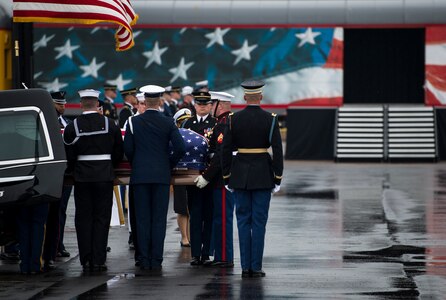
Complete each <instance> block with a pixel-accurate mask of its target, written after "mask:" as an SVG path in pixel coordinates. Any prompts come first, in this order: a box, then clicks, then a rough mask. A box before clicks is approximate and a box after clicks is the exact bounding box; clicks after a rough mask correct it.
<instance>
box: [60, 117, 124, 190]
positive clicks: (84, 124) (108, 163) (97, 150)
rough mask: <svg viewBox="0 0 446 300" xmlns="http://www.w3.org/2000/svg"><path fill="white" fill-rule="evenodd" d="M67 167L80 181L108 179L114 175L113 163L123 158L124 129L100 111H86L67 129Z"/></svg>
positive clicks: (115, 164) (65, 135)
mask: <svg viewBox="0 0 446 300" xmlns="http://www.w3.org/2000/svg"><path fill="white" fill-rule="evenodd" d="M63 138H64V142H65V145H66V147H65V149H66V152H67V160H68V170H69V171H71V170H74V180H75V181H78V182H105V181H112V180H113V179H114V178H115V175H114V167H115V166H117V165H118V163H119V162H120V161H121V160H122V157H123V153H124V152H123V142H122V135H121V130H120V129H119V128H118V126H117V125H115V123H114V122H113V121H112V120H110V119H108V118H107V117H104V116H102V115H100V114H99V113H97V112H92V113H89V112H88V113H84V114H82V115H81V116H79V117H77V118H76V119H75V120H74V121H73V123H70V124H68V126H67V127H66V128H65V131H64V136H63Z"/></svg>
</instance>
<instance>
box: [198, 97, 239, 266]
mask: <svg viewBox="0 0 446 300" xmlns="http://www.w3.org/2000/svg"><path fill="white" fill-rule="evenodd" d="M209 93H210V94H211V97H212V99H213V100H214V99H215V100H216V101H217V105H218V104H219V103H220V102H231V98H233V97H234V96H233V95H231V94H228V93H225V92H212V91H211V92H209ZM230 113H231V112H230V111H227V112H224V113H222V114H220V115H219V116H216V117H217V124H216V125H215V127H214V129H213V131H212V136H211V139H210V142H209V144H210V157H211V159H210V163H209V166H208V168H207V169H206V170H205V171H204V172H203V174H202V177H203V178H204V179H205V180H206V182H205V183H206V184H207V183H208V182H209V183H210V186H211V187H212V188H213V197H212V198H213V223H212V241H213V247H214V261H213V265H215V266H221V267H232V266H233V265H234V264H233V261H234V246H233V225H232V224H233V215H234V199H233V194H232V193H230V192H228V191H227V190H226V189H225V187H224V181H223V177H222V167H221V148H222V144H223V139H224V135H225V132H226V130H227V129H226V128H227V127H228V124H229V118H228V117H229V114H230ZM197 186H198V185H197Z"/></svg>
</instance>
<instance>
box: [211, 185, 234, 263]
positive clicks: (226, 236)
mask: <svg viewBox="0 0 446 300" xmlns="http://www.w3.org/2000/svg"><path fill="white" fill-rule="evenodd" d="M213 200H214V215H213V223H212V240H213V242H214V243H213V246H214V260H215V261H227V262H232V261H233V260H234V246H233V245H234V242H233V229H232V227H233V226H232V223H233V215H234V197H233V193H231V192H228V191H227V190H226V189H225V188H224V187H221V188H215V189H214V194H213Z"/></svg>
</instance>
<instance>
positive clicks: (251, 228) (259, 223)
mask: <svg viewBox="0 0 446 300" xmlns="http://www.w3.org/2000/svg"><path fill="white" fill-rule="evenodd" d="M234 196H235V207H236V208H235V211H236V216H237V227H238V236H239V243H240V262H241V265H242V269H243V270H253V271H259V270H261V269H262V259H263V249H264V245H265V231H266V222H267V221H268V210H269V203H270V200H271V189H262V190H239V189H236V190H235V191H234Z"/></svg>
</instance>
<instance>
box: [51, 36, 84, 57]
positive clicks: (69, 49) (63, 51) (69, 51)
mask: <svg viewBox="0 0 446 300" xmlns="http://www.w3.org/2000/svg"><path fill="white" fill-rule="evenodd" d="M79 47H80V46H71V41H70V39H68V40H67V41H66V42H65V45H63V46H62V47H56V48H54V50H56V51H57V52H59V54H57V56H56V57H55V58H54V59H59V58H61V57H62V56H64V55H66V56H68V57H69V58H70V59H71V58H73V51H74V50H76V49H77V48H79Z"/></svg>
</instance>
